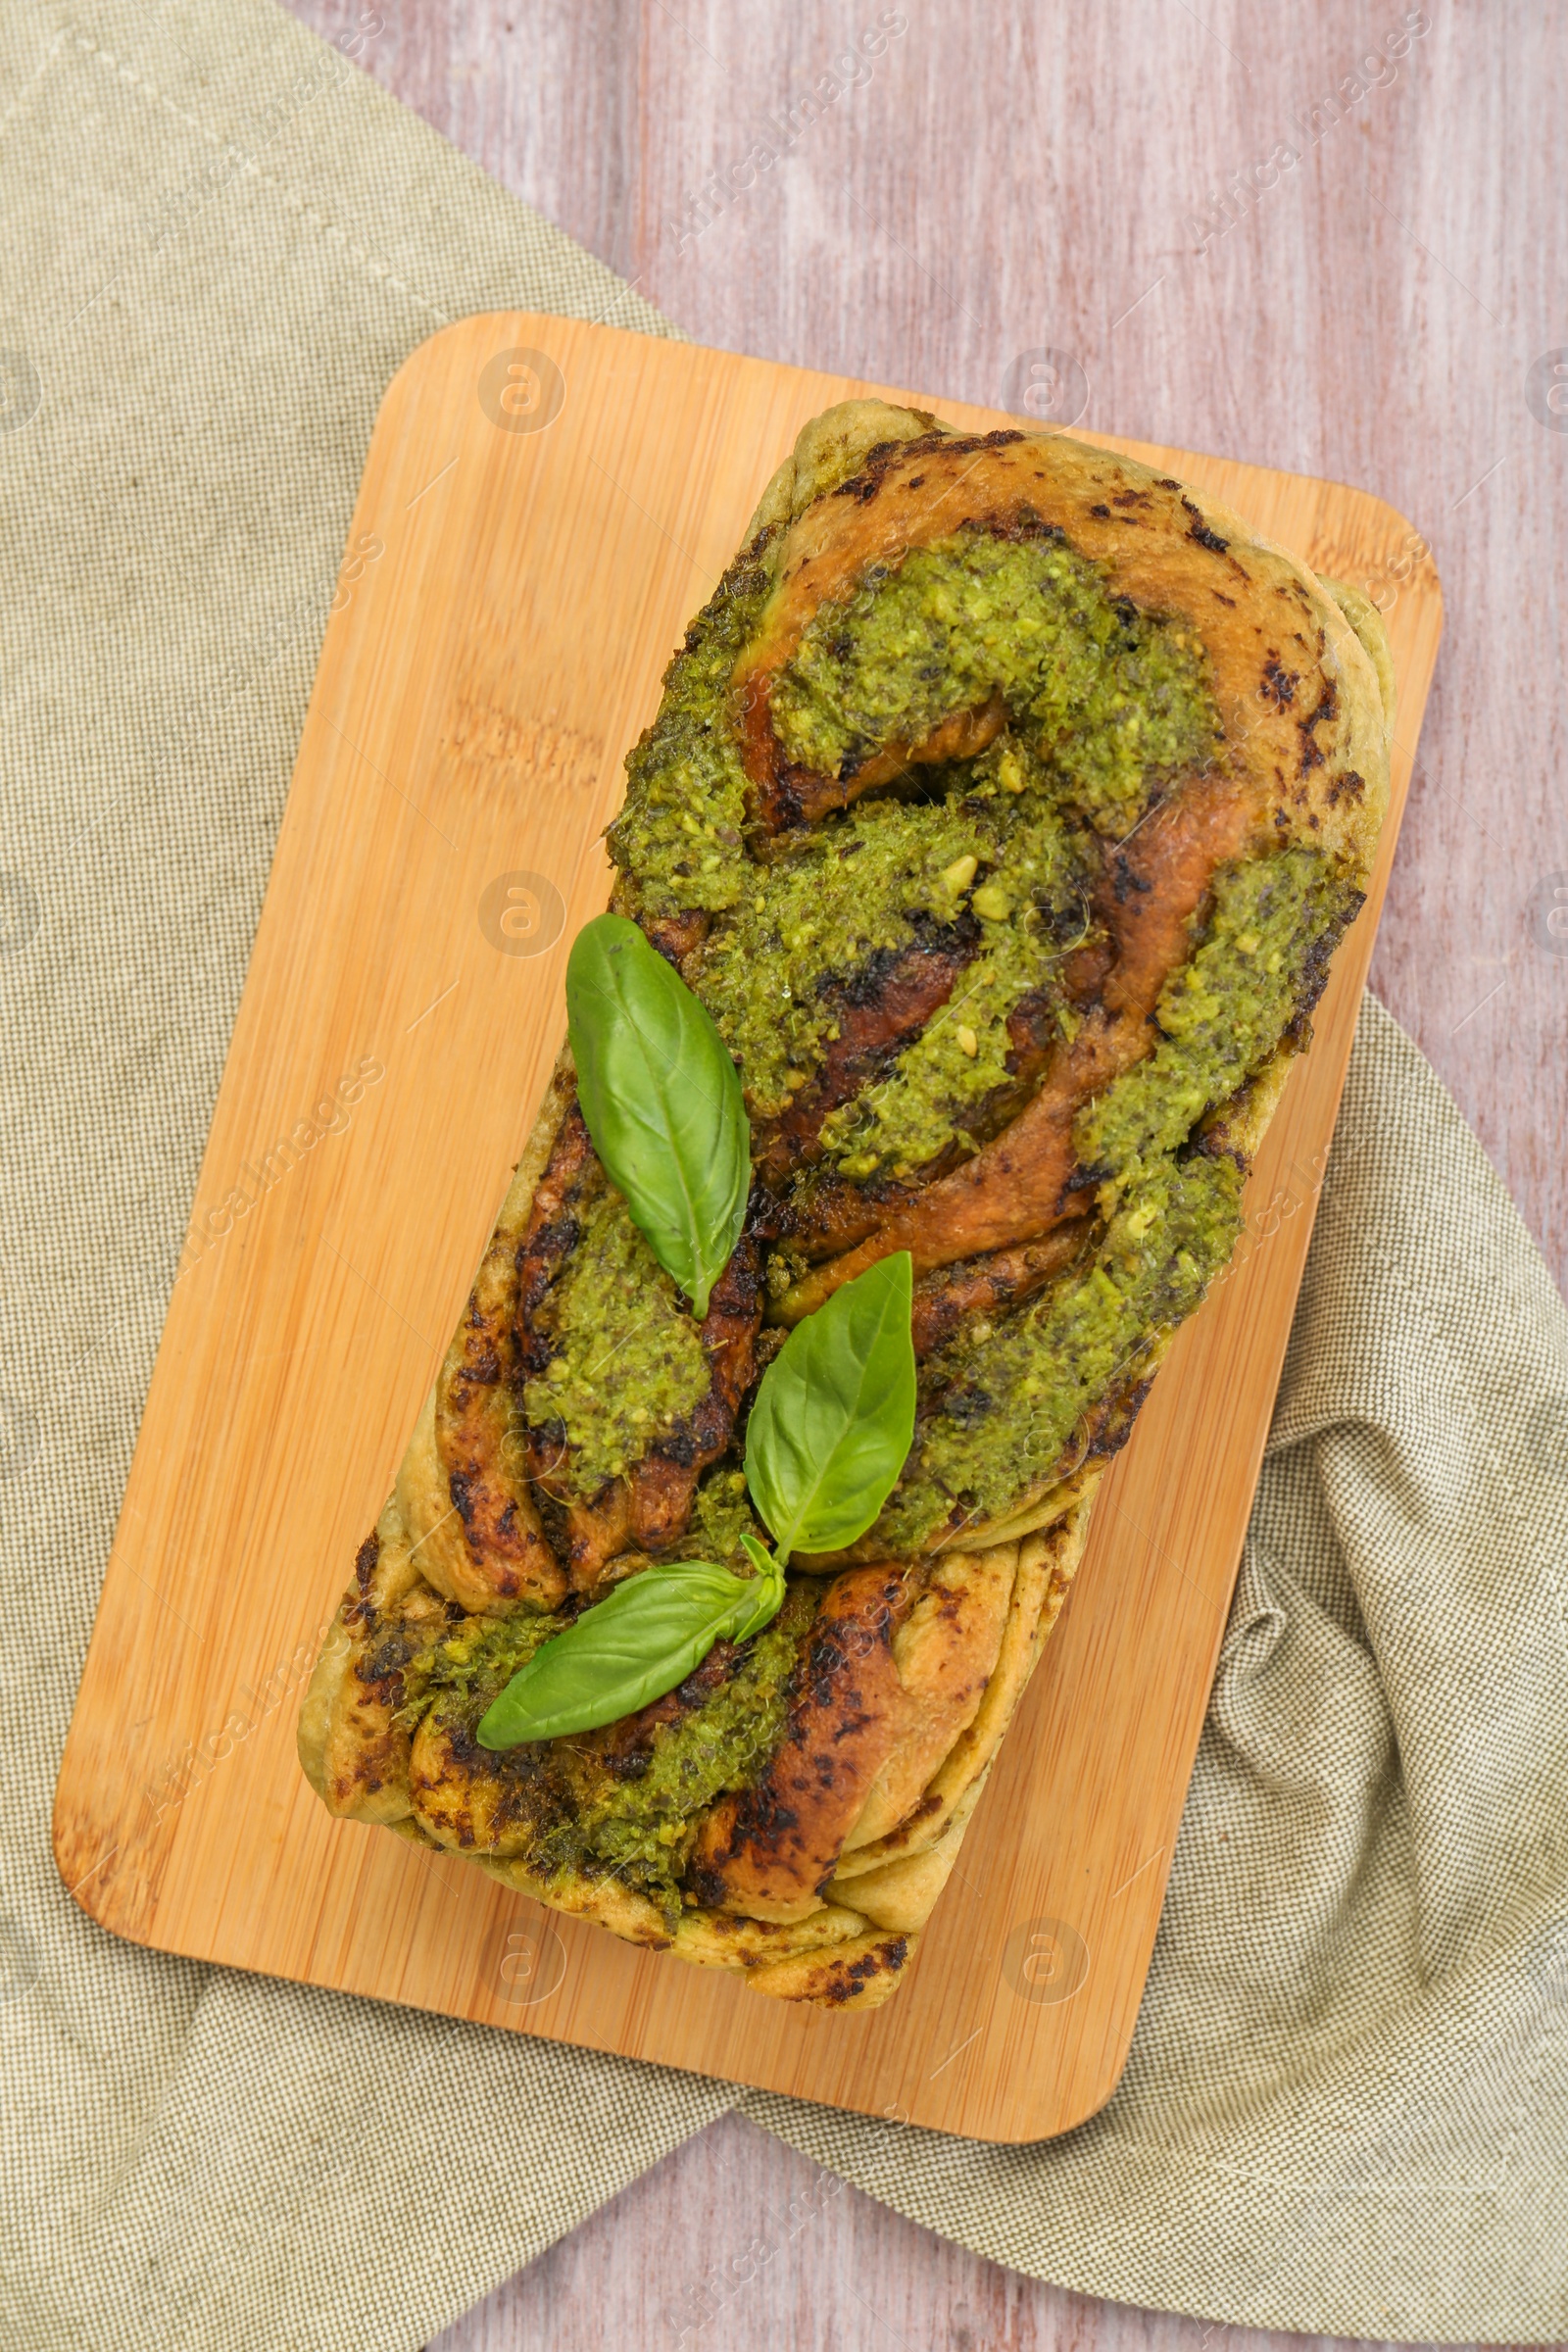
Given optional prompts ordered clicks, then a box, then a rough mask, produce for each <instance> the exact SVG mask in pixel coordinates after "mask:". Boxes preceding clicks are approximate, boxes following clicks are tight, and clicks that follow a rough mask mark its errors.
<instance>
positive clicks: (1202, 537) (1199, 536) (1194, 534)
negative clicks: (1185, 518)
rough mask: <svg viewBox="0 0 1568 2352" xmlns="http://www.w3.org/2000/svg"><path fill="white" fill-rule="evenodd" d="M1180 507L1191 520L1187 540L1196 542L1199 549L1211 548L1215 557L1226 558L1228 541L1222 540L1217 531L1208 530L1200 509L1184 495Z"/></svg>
mask: <svg viewBox="0 0 1568 2352" xmlns="http://www.w3.org/2000/svg"><path fill="white" fill-rule="evenodd" d="M1182 505H1183V506H1184V507H1185V508H1186V510H1187V512H1188V514H1189V515H1191V516H1192V518H1193V519H1192V524H1191V527H1190V528H1189V530H1188V533H1187V536H1188V538H1189V539H1193V540H1196V541H1197V543H1198V545H1199V546H1200V547H1208V548H1212V549H1213V551H1214V553H1215V555H1216V556H1228V555H1229V554H1230V548H1231V543H1230V541H1229V540H1228V539H1222V538H1221V537H1220V535H1219V533H1218V531H1211V530H1210V529H1209V527H1208V524H1207V523H1206V522H1205V521H1204V520H1203V515H1202V510H1201V508H1200V507H1197V506H1195V505H1194V503H1193V501H1192V500H1191V499H1190V498H1188V497H1187V496H1186V495H1185V493H1184V495H1183V498H1182Z"/></svg>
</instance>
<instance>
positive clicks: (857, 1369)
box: [746, 1250, 915, 1560]
mask: <svg viewBox="0 0 1568 2352" xmlns="http://www.w3.org/2000/svg"><path fill="white" fill-rule="evenodd" d="M913 1276H914V1269H913V1261H912V1259H911V1258H910V1256H909V1252H908V1251H907V1250H900V1251H899V1252H898V1254H897V1255H896V1256H893V1257H884V1258H880V1259H878V1261H877V1263H876V1264H875V1265H874V1266H871V1267H869V1268H868V1269H867V1270H866V1272H865V1273H863V1274H860V1275H858V1276H857V1277H856V1279H855V1281H854V1282H847V1283H845V1284H844V1286H843V1288H842V1289H841V1290H838V1291H835V1293H834V1294H833V1296H832V1298H831V1299H829V1300H828V1301H827V1304H826V1305H825V1306H822V1307H819V1308H818V1309H817V1311H816V1313H815V1314H814V1315H809V1316H808V1317H807V1318H806V1320H805V1322H804V1323H798V1324H797V1325H796V1327H795V1329H794V1330H793V1331H792V1332H791V1333H790V1336H789V1338H788V1339H787V1340H786V1341H785V1343H784V1345H783V1347H782V1348H780V1349H779V1352H778V1354H777V1355H776V1356H775V1357H774V1359H773V1361H772V1363H770V1364H769V1365H768V1368H767V1370H766V1372H765V1373H764V1374H763V1375H762V1385H761V1387H760V1389H759V1390H758V1393H757V1402H756V1403H755V1404H754V1405H753V1407H752V1417H751V1420H750V1423H749V1424H748V1426H747V1432H746V1483H747V1485H748V1486H749V1487H750V1489H751V1491H752V1499H753V1501H754V1502H755V1503H756V1504H757V1507H758V1510H759V1511H760V1514H761V1516H762V1519H763V1520H764V1522H765V1523H766V1525H767V1526H768V1527H769V1528H770V1529H771V1531H772V1534H773V1537H774V1540H775V1542H776V1543H777V1544H778V1550H779V1557H780V1558H781V1559H785V1560H787V1559H789V1558H790V1557H791V1556H792V1555H793V1554H794V1553H795V1552H797V1551H808V1552H811V1551H838V1550H840V1549H842V1547H843V1546H844V1545H845V1544H853V1543H854V1542H855V1540H856V1538H857V1537H858V1536H863V1535H864V1533H865V1531H866V1529H867V1528H868V1527H870V1526H871V1524H872V1522H873V1521H874V1520H875V1518H876V1516H877V1514H878V1512H879V1511H880V1510H881V1508H882V1505H883V1504H884V1503H885V1502H886V1500H887V1498H888V1496H889V1495H891V1494H892V1492H893V1490H894V1488H895V1487H896V1486H897V1484H898V1480H899V1473H900V1471H901V1470H902V1469H903V1468H904V1464H905V1459H906V1456H907V1453H908V1450H909V1447H910V1446H911V1444H912V1443H913V1439H914V1397H915V1373H914V1342H913V1339H912V1337H911V1334H910V1330H909V1311H910V1302H911V1299H912V1294H913V1287H914V1280H913Z"/></svg>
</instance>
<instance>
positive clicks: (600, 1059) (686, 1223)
mask: <svg viewBox="0 0 1568 2352" xmlns="http://www.w3.org/2000/svg"><path fill="white" fill-rule="evenodd" d="M566 1023H567V1029H568V1032H569V1035H570V1038H571V1051H572V1054H573V1055H574V1056H575V1059H576V1063H577V1100H578V1102H579V1103H581V1105H582V1115H583V1117H584V1119H585V1120H586V1121H587V1124H588V1132H589V1134H590V1135H591V1136H592V1137H593V1141H594V1150H595V1151H596V1152H598V1154H599V1157H600V1159H601V1160H602V1161H603V1162H604V1165H605V1168H606V1170H607V1171H608V1173H609V1176H610V1179H611V1182H612V1183H613V1184H614V1185H616V1186H617V1187H618V1188H619V1190H620V1191H621V1192H622V1193H624V1194H625V1196H626V1204H627V1206H628V1208H629V1209H630V1210H631V1217H632V1222H633V1224H634V1225H636V1226H637V1227H638V1229H639V1231H640V1232H641V1233H642V1234H643V1235H644V1236H645V1237H646V1239H647V1242H648V1246H649V1248H650V1249H651V1250H652V1251H653V1253H654V1255H655V1256H656V1257H657V1258H658V1260H659V1262H660V1264H661V1265H662V1267H663V1269H664V1271H665V1273H666V1274H669V1275H671V1276H672V1277H673V1279H674V1280H675V1281H676V1282H677V1283H679V1285H680V1287H681V1289H682V1290H683V1291H684V1292H685V1293H686V1296H687V1298H688V1299H690V1300H691V1304H692V1312H693V1314H695V1315H696V1316H697V1318H698V1320H699V1321H701V1320H702V1318H703V1316H704V1315H706V1314H707V1312H708V1300H709V1294H710V1293H711V1290H712V1287H713V1284H714V1283H715V1282H716V1281H717V1280H718V1277H719V1275H720V1274H722V1272H723V1271H724V1268H725V1266H726V1265H727V1264H728V1263H729V1258H730V1252H731V1251H732V1250H733V1249H734V1247H735V1244H736V1243H737V1241H738V1240H739V1239H740V1231H741V1226H742V1224H743V1223H744V1221H745V1217H746V1200H747V1195H748V1193H749V1192H750V1189H751V1180H752V1162H751V1129H750V1127H749V1125H748V1123H747V1118H746V1104H745V1103H744V1101H743V1099H742V1096H741V1082H740V1074H739V1072H738V1071H737V1069H736V1067H735V1064H734V1062H733V1061H732V1060H731V1059H730V1057H729V1054H728V1052H727V1050H726V1048H725V1045H724V1041H723V1039H722V1038H721V1037H720V1036H719V1034H718V1031H717V1029H716V1028H715V1027H714V1026H713V1022H712V1019H711V1016H710V1014H709V1013H708V1011H707V1009H706V1007H705V1006H704V1005H702V1004H701V1003H700V1002H699V1000H698V999H697V998H696V997H695V996H694V995H693V994H692V992H691V990H690V989H689V988H688V987H687V986H686V983H685V981H684V980H682V978H681V977H680V974H679V973H678V972H676V971H674V970H672V969H671V967H670V965H668V964H667V963H666V962H665V961H664V958H663V957H662V956H661V955H660V954H659V953H658V951H657V950H656V949H654V948H651V947H650V946H649V944H648V942H647V940H646V939H645V938H644V937H643V935H642V933H641V931H640V930H639V929H638V927H637V925H636V924H635V923H633V922H629V921H628V920H627V919H626V917H625V916H624V915H619V914H601V915H599V916H598V917H597V918H596V919H595V920H594V921H593V922H591V923H589V924H587V925H586V926H585V927H584V928H583V929H582V930H581V931H579V932H578V934H577V937H576V939H575V940H574V941H573V943H572V949H571V955H570V956H569V958H568V960H567V963H566Z"/></svg>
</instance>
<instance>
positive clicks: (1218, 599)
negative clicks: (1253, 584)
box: [1208, 588, 1236, 613]
mask: <svg viewBox="0 0 1568 2352" xmlns="http://www.w3.org/2000/svg"><path fill="white" fill-rule="evenodd" d="M1208 593H1209V595H1210V596H1211V597H1212V598H1213V599H1214V602H1215V603H1216V604H1217V605H1229V606H1230V608H1231V611H1232V612H1233V613H1234V612H1235V610H1236V599H1235V597H1234V596H1227V595H1226V594H1225V592H1224V590H1223V589H1222V588H1211V589H1210V590H1209V592H1208Z"/></svg>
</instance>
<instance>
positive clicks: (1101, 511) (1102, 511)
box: [1089, 502, 1110, 522]
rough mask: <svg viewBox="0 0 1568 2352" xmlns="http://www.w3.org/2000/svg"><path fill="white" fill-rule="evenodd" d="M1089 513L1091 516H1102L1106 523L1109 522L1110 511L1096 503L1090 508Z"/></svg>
mask: <svg viewBox="0 0 1568 2352" xmlns="http://www.w3.org/2000/svg"><path fill="white" fill-rule="evenodd" d="M1089 512H1090V514H1091V515H1103V516H1104V518H1105V520H1106V521H1107V522H1108V521H1109V520H1110V509H1109V508H1108V507H1106V506H1102V505H1100V504H1099V503H1098V502H1097V503H1096V504H1095V505H1094V506H1092V507H1091V508H1090V510H1089Z"/></svg>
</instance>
